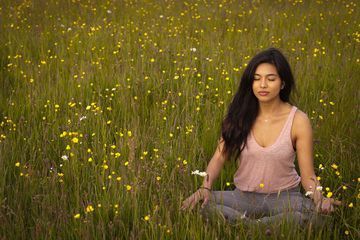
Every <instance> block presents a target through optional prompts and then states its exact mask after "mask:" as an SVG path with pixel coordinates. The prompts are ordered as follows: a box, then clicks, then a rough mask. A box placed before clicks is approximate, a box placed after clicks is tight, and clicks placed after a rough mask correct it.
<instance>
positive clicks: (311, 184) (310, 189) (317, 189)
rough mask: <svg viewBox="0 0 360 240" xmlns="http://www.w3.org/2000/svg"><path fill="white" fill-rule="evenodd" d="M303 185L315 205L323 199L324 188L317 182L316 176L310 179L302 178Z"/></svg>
mask: <svg viewBox="0 0 360 240" xmlns="http://www.w3.org/2000/svg"><path fill="white" fill-rule="evenodd" d="M301 184H302V186H303V188H304V189H305V191H306V193H307V194H306V195H308V196H309V197H310V198H311V199H312V200H313V201H314V203H315V204H317V203H318V202H319V201H321V200H322V199H323V195H322V187H321V185H320V182H319V181H318V180H317V178H316V175H313V176H309V177H302V178H301Z"/></svg>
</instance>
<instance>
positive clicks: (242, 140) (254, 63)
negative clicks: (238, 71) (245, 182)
mask: <svg viewBox="0 0 360 240" xmlns="http://www.w3.org/2000/svg"><path fill="white" fill-rule="evenodd" d="M261 63H270V64H272V65H274V66H275V67H276V70H277V72H278V74H279V76H280V79H281V81H282V83H283V84H284V83H285V86H284V88H283V89H281V91H280V99H281V100H282V101H284V102H289V101H290V99H289V98H290V93H291V91H292V89H293V88H295V82H294V77H293V74H292V72H291V68H290V65H289V63H288V61H287V59H286V58H285V56H284V55H283V54H282V53H281V52H280V50H279V49H276V48H268V49H266V50H264V51H262V52H260V53H258V54H256V55H255V56H254V57H253V58H252V59H251V60H250V62H249V63H248V65H247V67H246V68H245V70H244V72H243V75H242V77H241V81H240V85H239V88H238V90H237V92H236V94H235V95H234V97H233V100H232V102H231V103H230V105H229V108H228V111H227V114H226V116H225V118H224V120H223V121H222V126H221V135H222V139H223V140H224V148H223V154H224V155H225V157H226V159H230V157H232V156H233V155H235V159H237V158H238V157H239V156H240V154H241V152H242V150H243V149H244V148H245V146H246V143H247V142H246V140H247V136H248V134H249V133H250V130H251V128H252V126H253V124H254V122H255V119H256V117H257V115H258V111H259V103H258V100H257V98H256V97H255V95H254V93H253V90H252V84H253V80H254V74H255V71H256V68H257V67H258V65H260V64H261Z"/></svg>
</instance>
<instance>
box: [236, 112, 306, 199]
mask: <svg viewBox="0 0 360 240" xmlns="http://www.w3.org/2000/svg"><path fill="white" fill-rule="evenodd" d="M296 109H297V108H296V107H295V106H293V107H292V109H291V111H290V114H289V116H288V118H287V120H286V122H285V125H284V127H283V129H282V130H281V132H280V135H279V136H278V138H277V139H276V141H275V143H273V144H272V145H270V146H268V147H262V146H260V145H259V144H258V143H257V142H256V140H255V138H254V136H253V134H252V131H251V132H250V134H249V136H248V138H247V145H246V147H245V148H244V150H243V151H242V152H241V155H240V159H239V161H238V169H237V171H236V173H235V175H234V184H235V186H236V187H237V188H238V189H240V190H242V191H249V192H259V193H273V192H278V191H281V190H285V189H289V188H293V187H296V186H297V185H298V184H299V183H300V182H301V178H300V176H299V175H298V173H297V171H296V169H295V164H294V160H295V151H294V149H293V145H292V141H291V126H292V123H293V119H294V116H295V112H296Z"/></svg>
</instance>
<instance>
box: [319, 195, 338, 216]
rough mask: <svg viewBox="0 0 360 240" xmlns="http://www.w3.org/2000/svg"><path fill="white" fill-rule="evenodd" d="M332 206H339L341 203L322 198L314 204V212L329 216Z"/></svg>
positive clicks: (332, 209)
mask: <svg viewBox="0 0 360 240" xmlns="http://www.w3.org/2000/svg"><path fill="white" fill-rule="evenodd" d="M334 205H336V206H340V205H341V202H340V201H338V200H335V199H333V198H325V197H324V198H322V200H320V201H318V203H317V204H316V211H317V212H320V213H324V214H330V213H332V212H333V211H334Z"/></svg>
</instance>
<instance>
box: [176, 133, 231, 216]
mask: <svg viewBox="0 0 360 240" xmlns="http://www.w3.org/2000/svg"><path fill="white" fill-rule="evenodd" d="M223 147H224V141H223V139H220V140H219V142H218V146H217V148H216V151H215V153H214V155H213V157H212V158H211V160H210V162H209V164H208V166H207V168H206V172H207V174H208V175H207V177H205V178H204V182H203V185H202V186H203V187H205V188H207V189H205V188H200V189H198V190H197V191H196V192H194V193H193V194H192V195H191V196H190V197H188V198H187V199H185V200H184V201H183V203H182V206H181V208H180V209H182V210H185V209H188V208H189V209H193V208H194V206H195V205H196V204H197V203H198V202H199V201H201V200H203V204H202V205H201V206H202V207H204V206H205V205H206V204H207V202H208V201H209V199H210V195H211V187H212V184H213V182H214V181H215V180H216V178H217V177H218V176H219V174H220V172H221V169H222V168H223V166H224V162H225V157H224V156H223V154H222V150H223Z"/></svg>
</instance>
